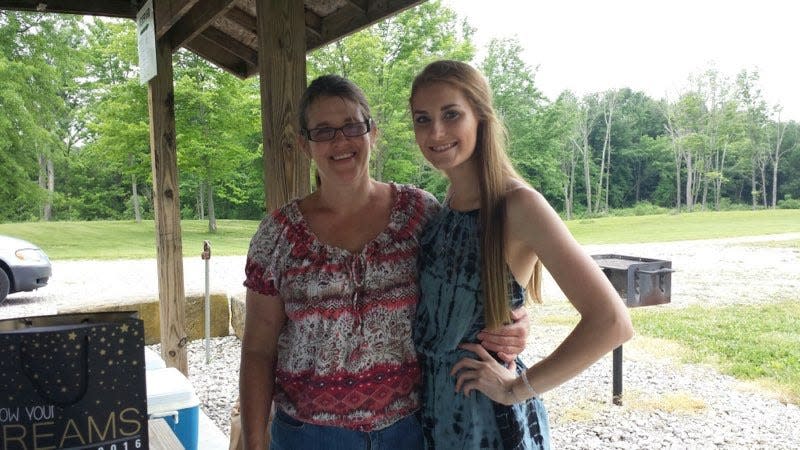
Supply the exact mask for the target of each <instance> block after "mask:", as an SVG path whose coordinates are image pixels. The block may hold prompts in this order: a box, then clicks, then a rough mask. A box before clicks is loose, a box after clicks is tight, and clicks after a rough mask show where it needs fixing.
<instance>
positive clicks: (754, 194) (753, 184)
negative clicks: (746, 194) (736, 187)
mask: <svg viewBox="0 0 800 450" xmlns="http://www.w3.org/2000/svg"><path fill="white" fill-rule="evenodd" d="M750 197H751V200H752V204H753V205H752V209H753V211H755V210H756V198H758V182H757V181H756V167H755V162H753V167H752V169H751V170H750Z"/></svg>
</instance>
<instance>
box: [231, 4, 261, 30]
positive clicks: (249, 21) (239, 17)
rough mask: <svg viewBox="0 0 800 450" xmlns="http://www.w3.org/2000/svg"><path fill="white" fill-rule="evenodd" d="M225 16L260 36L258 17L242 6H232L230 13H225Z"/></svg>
mask: <svg viewBox="0 0 800 450" xmlns="http://www.w3.org/2000/svg"><path fill="white" fill-rule="evenodd" d="M225 18H226V19H228V20H230V21H233V22H235V23H237V24H238V25H239V26H240V27H242V28H244V29H245V30H247V31H248V32H250V33H253V34H254V35H256V36H258V23H257V21H256V18H255V17H253V16H251V15H250V14H248V13H247V12H246V11H244V10H242V9H241V8H237V7H233V8H231V9H230V10H228V14H226V15H225Z"/></svg>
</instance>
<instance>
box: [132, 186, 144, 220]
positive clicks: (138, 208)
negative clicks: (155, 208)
mask: <svg viewBox="0 0 800 450" xmlns="http://www.w3.org/2000/svg"><path fill="white" fill-rule="evenodd" d="M131 203H132V204H133V217H134V220H136V223H142V205H141V203H140V202H139V186H138V185H137V183H136V175H135V174H132V175H131Z"/></svg>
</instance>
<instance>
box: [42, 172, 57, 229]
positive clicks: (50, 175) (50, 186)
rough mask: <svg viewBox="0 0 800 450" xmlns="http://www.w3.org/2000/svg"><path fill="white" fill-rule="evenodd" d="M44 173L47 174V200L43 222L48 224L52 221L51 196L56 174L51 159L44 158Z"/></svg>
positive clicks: (54, 188)
mask: <svg viewBox="0 0 800 450" xmlns="http://www.w3.org/2000/svg"><path fill="white" fill-rule="evenodd" d="M46 159H47V162H46V163H45V168H46V169H45V172H46V174H47V200H46V201H45V203H44V220H45V222H49V221H50V220H52V219H53V196H54V194H55V192H56V174H55V168H54V167H53V158H46Z"/></svg>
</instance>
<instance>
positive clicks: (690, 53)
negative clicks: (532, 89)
mask: <svg viewBox="0 0 800 450" xmlns="http://www.w3.org/2000/svg"><path fill="white" fill-rule="evenodd" d="M443 3H444V5H446V6H448V7H450V8H451V9H453V10H454V11H456V13H457V14H458V15H459V16H461V17H462V18H464V17H465V18H466V19H467V20H468V22H469V23H470V25H472V26H473V27H475V28H476V34H475V37H474V42H475V43H476V45H477V47H478V50H479V58H480V55H481V53H480V52H481V49H482V48H484V47H485V46H486V44H487V43H488V42H489V40H490V39H492V38H511V37H516V38H517V39H518V40H519V42H520V43H521V45H522V46H523V48H524V49H525V52H524V53H523V58H524V60H525V61H526V62H527V64H528V65H529V66H530V67H531V68H537V67H538V71H537V72H536V78H535V80H536V86H537V87H538V88H539V89H540V90H541V91H542V92H543V93H544V94H545V95H546V96H547V97H548V98H550V99H551V100H553V99H555V98H556V97H557V96H558V94H559V93H561V92H562V91H563V90H566V89H570V90H572V91H573V92H575V93H576V94H578V95H583V94H586V93H590V92H599V91H604V90H607V89H611V88H622V87H630V88H631V89H634V90H640V91H643V92H645V93H646V94H648V95H649V96H651V97H653V98H656V99H660V98H669V99H674V98H675V97H676V96H677V94H678V93H679V92H680V91H681V90H683V89H684V88H685V87H686V86H688V85H689V81H688V80H689V76H690V75H698V74H701V73H703V72H705V71H706V70H707V69H708V68H709V67H715V68H716V69H717V70H718V71H719V72H720V73H721V74H722V75H724V76H727V77H729V78H730V79H731V80H733V79H735V77H736V75H737V74H738V73H739V72H741V71H742V70H743V69H747V70H748V71H752V70H754V69H757V70H758V72H759V74H760V83H759V85H760V87H761V91H762V94H763V96H764V98H765V99H766V101H767V102H768V104H769V105H770V106H774V105H776V104H780V105H781V106H782V107H783V112H782V114H781V120H784V121H785V120H789V119H792V120H796V121H800V2H798V1H796V0H750V1H743V0H728V1H724V0H444V1H443Z"/></svg>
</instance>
